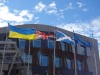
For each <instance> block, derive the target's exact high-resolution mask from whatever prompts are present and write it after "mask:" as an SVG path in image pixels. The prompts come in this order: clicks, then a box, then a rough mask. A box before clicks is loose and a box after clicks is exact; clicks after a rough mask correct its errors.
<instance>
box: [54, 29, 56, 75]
mask: <svg viewBox="0 0 100 75" xmlns="http://www.w3.org/2000/svg"><path fill="white" fill-rule="evenodd" d="M55 37H56V35H55V28H54V55H53V57H54V58H53V75H55V50H56V38H55Z"/></svg>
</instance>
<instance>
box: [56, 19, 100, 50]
mask: <svg viewBox="0 0 100 75" xmlns="http://www.w3.org/2000/svg"><path fill="white" fill-rule="evenodd" d="M57 27H59V28H63V29H65V30H69V31H71V32H72V31H73V30H74V31H75V33H79V34H82V35H85V36H88V37H90V36H91V34H92V33H93V34H94V38H95V39H97V40H98V43H100V17H97V18H95V19H93V20H92V21H91V22H85V23H82V22H81V23H67V24H60V25H57ZM99 50H100V45H99Z"/></svg>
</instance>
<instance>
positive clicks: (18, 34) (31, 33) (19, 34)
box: [9, 25, 37, 40]
mask: <svg viewBox="0 0 100 75" xmlns="http://www.w3.org/2000/svg"><path fill="white" fill-rule="evenodd" d="M9 31H10V32H9V38H20V39H26V40H36V38H37V36H36V34H35V33H36V31H35V29H33V28H27V29H23V28H17V27H15V26H12V25H9Z"/></svg>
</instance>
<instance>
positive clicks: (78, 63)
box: [77, 60, 82, 70]
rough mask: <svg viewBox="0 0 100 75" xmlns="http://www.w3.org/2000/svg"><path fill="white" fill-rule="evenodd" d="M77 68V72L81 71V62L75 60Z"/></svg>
mask: <svg viewBox="0 0 100 75" xmlns="http://www.w3.org/2000/svg"><path fill="white" fill-rule="evenodd" d="M77 68H78V70H82V62H81V61H79V60H77Z"/></svg>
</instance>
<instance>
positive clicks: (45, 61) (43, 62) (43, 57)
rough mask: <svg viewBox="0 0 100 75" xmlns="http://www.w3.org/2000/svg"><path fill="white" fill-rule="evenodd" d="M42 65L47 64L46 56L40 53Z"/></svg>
mask: <svg viewBox="0 0 100 75" xmlns="http://www.w3.org/2000/svg"><path fill="white" fill-rule="evenodd" d="M41 63H42V66H48V56H45V55H41Z"/></svg>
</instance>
